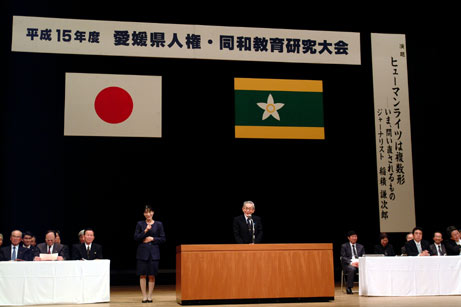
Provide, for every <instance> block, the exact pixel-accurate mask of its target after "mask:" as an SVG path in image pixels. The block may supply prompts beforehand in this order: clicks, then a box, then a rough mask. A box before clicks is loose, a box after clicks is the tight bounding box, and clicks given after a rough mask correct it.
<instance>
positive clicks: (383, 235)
mask: <svg viewBox="0 0 461 307" xmlns="http://www.w3.org/2000/svg"><path fill="white" fill-rule="evenodd" d="M385 238H388V239H389V237H388V236H387V233H385V232H381V233H380V234H379V239H380V240H382V239H385Z"/></svg>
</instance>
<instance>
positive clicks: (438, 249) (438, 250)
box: [437, 245, 442, 256]
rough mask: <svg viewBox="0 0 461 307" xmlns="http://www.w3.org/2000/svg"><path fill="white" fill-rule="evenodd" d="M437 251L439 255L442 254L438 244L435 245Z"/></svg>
mask: <svg viewBox="0 0 461 307" xmlns="http://www.w3.org/2000/svg"><path fill="white" fill-rule="evenodd" d="M437 253H439V256H442V251H441V250H440V245H437Z"/></svg>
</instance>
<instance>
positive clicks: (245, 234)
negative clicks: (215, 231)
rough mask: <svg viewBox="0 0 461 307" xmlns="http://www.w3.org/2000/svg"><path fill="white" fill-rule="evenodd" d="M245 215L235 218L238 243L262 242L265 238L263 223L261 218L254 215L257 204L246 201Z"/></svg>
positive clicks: (235, 236) (244, 205)
mask: <svg viewBox="0 0 461 307" xmlns="http://www.w3.org/2000/svg"><path fill="white" fill-rule="evenodd" d="M242 211H243V215H240V216H236V217H235V218H234V223H233V229H234V238H235V241H236V242H237V243H246V244H254V243H261V242H262V238H263V225H262V224H261V218H259V217H258V216H254V215H253V213H254V212H255V204H254V203H253V202H252V201H246V202H244V203H243V207H242Z"/></svg>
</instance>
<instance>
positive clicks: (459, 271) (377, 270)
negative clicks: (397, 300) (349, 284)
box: [359, 256, 461, 296]
mask: <svg viewBox="0 0 461 307" xmlns="http://www.w3.org/2000/svg"><path fill="white" fill-rule="evenodd" d="M359 294H360V295H366V296H418V295H461V257H460V256H445V257H437V256H433V257H363V258H360V259H359Z"/></svg>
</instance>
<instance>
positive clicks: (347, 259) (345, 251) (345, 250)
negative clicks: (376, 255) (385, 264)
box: [341, 242, 365, 288]
mask: <svg viewBox="0 0 461 307" xmlns="http://www.w3.org/2000/svg"><path fill="white" fill-rule="evenodd" d="M355 249H356V250H357V257H362V256H363V255H364V254H365V248H364V247H363V245H362V244H359V243H356V244H355ZM351 260H352V248H351V243H350V242H347V243H344V244H343V245H341V265H342V267H343V271H344V273H345V274H346V275H347V282H346V286H347V287H348V288H352V287H353V286H354V275H355V273H356V272H357V270H358V268H356V267H354V266H352V265H351Z"/></svg>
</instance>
